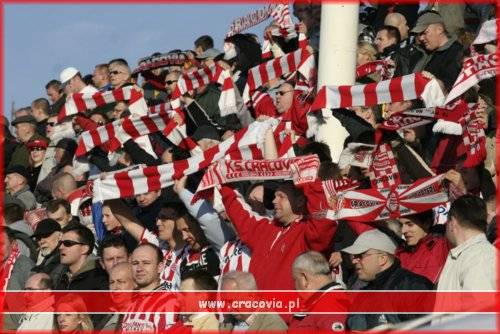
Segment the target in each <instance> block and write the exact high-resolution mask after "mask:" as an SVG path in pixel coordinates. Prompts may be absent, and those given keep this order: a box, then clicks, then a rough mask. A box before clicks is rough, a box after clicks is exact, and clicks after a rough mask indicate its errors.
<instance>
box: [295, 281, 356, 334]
mask: <svg viewBox="0 0 500 334" xmlns="http://www.w3.org/2000/svg"><path fill="white" fill-rule="evenodd" d="M334 290H342V289H341V288H339V286H338V285H337V283H334V282H332V283H330V284H328V285H327V286H325V287H323V288H322V289H320V291H318V292H316V293H315V295H313V296H311V297H310V298H309V299H308V300H307V301H306V302H305V304H306V305H305V307H304V311H305V312H307V313H302V314H300V313H299V314H294V316H293V318H292V320H291V321H290V324H289V325H288V332H289V333H295V332H299V331H300V332H307V333H319V332H344V331H345V329H346V321H347V310H348V300H347V298H345V297H344V296H341V295H340V296H339V297H337V298H335V297H333V295H331V294H330V295H327V294H325V292H327V291H329V292H331V291H334ZM325 310H332V313H331V314H325V313H324V312H325ZM333 311H335V312H336V313H333ZM341 311H345V313H340V312H341ZM315 312H316V314H315ZM321 312H323V314H321Z"/></svg>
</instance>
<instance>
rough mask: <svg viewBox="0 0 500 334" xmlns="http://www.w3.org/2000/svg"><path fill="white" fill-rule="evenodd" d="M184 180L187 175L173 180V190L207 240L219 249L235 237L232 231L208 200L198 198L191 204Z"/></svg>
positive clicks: (189, 193)
mask: <svg viewBox="0 0 500 334" xmlns="http://www.w3.org/2000/svg"><path fill="white" fill-rule="evenodd" d="M186 180H187V176H183V177H182V178H181V179H179V180H175V184H174V191H175V192H176V193H177V195H179V198H180V199H181V201H182V202H183V203H184V205H185V206H186V208H187V209H188V211H189V214H190V215H191V216H193V217H195V218H196V219H197V220H198V222H199V223H200V227H201V229H202V230H203V233H205V236H206V237H207V239H208V241H209V242H210V243H211V244H212V246H213V247H214V248H215V249H216V250H217V251H219V250H220V249H221V247H222V245H224V244H225V243H226V242H227V241H229V240H233V239H234V238H235V237H236V236H235V234H234V231H233V230H232V229H231V228H230V226H229V225H228V224H226V223H225V222H224V221H222V220H221V219H220V217H219V214H218V213H217V211H215V210H214V208H213V206H212V205H211V204H210V203H209V202H208V201H206V200H202V199H199V200H197V201H196V202H195V203H194V204H191V202H192V200H193V197H194V195H193V194H192V193H191V192H190V191H189V190H187V189H186Z"/></svg>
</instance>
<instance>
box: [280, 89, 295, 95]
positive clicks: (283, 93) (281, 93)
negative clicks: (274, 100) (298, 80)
mask: <svg viewBox="0 0 500 334" xmlns="http://www.w3.org/2000/svg"><path fill="white" fill-rule="evenodd" d="M290 92H293V90H287V91H286V92H276V94H277V95H279V96H283V95H285V94H286V93H290Z"/></svg>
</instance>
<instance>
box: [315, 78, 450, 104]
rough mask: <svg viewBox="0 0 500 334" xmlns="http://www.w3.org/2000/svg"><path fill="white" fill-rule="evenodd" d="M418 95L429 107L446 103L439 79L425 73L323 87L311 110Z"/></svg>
mask: <svg viewBox="0 0 500 334" xmlns="http://www.w3.org/2000/svg"><path fill="white" fill-rule="evenodd" d="M416 98H421V99H422V100H423V101H424V103H425V105H426V106H427V107H434V106H438V105H442V104H443V102H444V95H443V92H442V91H441V88H440V87H439V84H438V83H437V81H436V80H435V79H432V80H429V79H427V78H425V77H424V76H423V75H422V74H421V73H413V74H408V75H405V76H402V77H397V78H392V79H390V80H384V81H380V82H378V83H370V84H366V85H354V86H323V87H321V89H320V90H319V92H318V94H317V96H316V100H315V101H314V103H313V105H312V106H311V111H317V110H321V109H323V108H326V109H336V108H348V107H358V106H374V105H377V104H383V103H392V102H401V101H410V100H414V99H416Z"/></svg>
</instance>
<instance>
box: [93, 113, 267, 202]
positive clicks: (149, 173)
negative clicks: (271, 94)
mask: <svg viewBox="0 0 500 334" xmlns="http://www.w3.org/2000/svg"><path fill="white" fill-rule="evenodd" d="M274 122H275V120H267V121H265V122H254V123H252V124H250V125H249V126H248V127H247V128H244V129H242V130H240V131H238V132H237V133H236V134H235V135H234V136H231V137H230V138H228V139H226V140H225V141H223V142H222V143H220V144H219V145H217V146H214V147H212V148H210V149H208V150H207V151H205V152H203V153H202V154H197V155H194V156H192V157H190V158H188V159H186V160H179V161H174V162H173V163H169V164H164V165H159V166H146V167H143V166H138V167H137V168H136V169H133V170H130V171H124V172H117V173H114V174H112V175H109V176H106V177H104V178H103V179H96V180H95V181H94V187H93V189H94V194H93V195H94V197H93V200H94V202H97V201H104V200H107V199H114V198H126V197H131V196H134V195H138V194H143V193H147V192H150V191H155V190H159V189H162V188H165V187H168V186H170V185H172V184H173V180H175V179H178V178H180V177H182V176H184V175H190V174H193V173H196V172H198V171H200V170H202V169H204V168H207V167H208V166H210V164H212V163H213V162H215V161H218V160H220V159H223V158H224V157H226V155H227V156H229V158H230V159H234V160H237V159H245V160H247V159H262V151H261V148H260V147H262V144H263V142H264V137H265V132H266V131H267V129H268V128H269V126H272V124H273V123H274Z"/></svg>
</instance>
